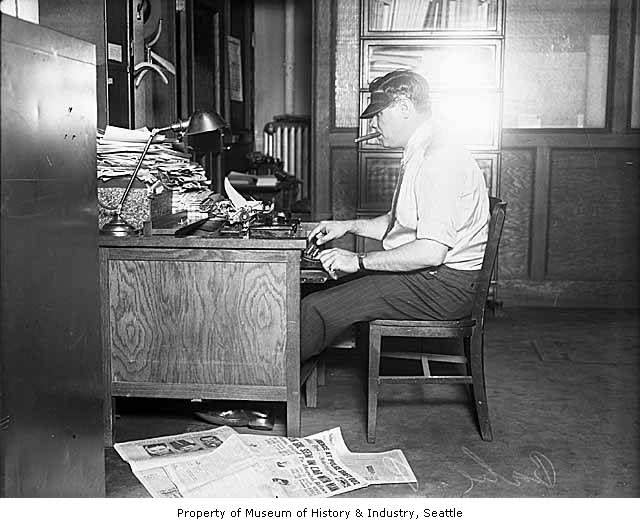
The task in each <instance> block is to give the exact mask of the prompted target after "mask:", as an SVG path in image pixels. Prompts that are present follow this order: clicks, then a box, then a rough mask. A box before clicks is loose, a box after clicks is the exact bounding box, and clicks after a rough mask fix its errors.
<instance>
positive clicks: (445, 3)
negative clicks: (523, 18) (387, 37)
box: [363, 0, 502, 36]
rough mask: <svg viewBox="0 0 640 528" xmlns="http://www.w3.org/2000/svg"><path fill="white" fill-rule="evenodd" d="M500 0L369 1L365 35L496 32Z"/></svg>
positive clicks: (499, 13)
mask: <svg viewBox="0 0 640 528" xmlns="http://www.w3.org/2000/svg"><path fill="white" fill-rule="evenodd" d="M501 17H502V1H500V0H419V1H416V0H366V1H365V2H364V17H363V34H364V35H367V36H372V35H376V34H380V33H387V32H393V33H409V34H415V33H420V34H438V33H441V34H446V33H462V32H464V33H476V34H478V33H481V34H488V33H496V32H498V31H499V30H500V20H501Z"/></svg>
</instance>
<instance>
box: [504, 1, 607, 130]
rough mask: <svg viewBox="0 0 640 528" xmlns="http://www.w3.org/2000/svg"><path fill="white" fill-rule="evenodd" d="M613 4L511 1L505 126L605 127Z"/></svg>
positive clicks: (505, 92)
mask: <svg viewBox="0 0 640 528" xmlns="http://www.w3.org/2000/svg"><path fill="white" fill-rule="evenodd" d="M610 15H611V0H509V1H508V2H507V14H506V39H505V64H504V94H505V98H504V121H503V126H504V127H505V128H583V127H588V128H603V127H604V126H605V123H606V107H607V105H606V102H607V75H608V62H609V19H610Z"/></svg>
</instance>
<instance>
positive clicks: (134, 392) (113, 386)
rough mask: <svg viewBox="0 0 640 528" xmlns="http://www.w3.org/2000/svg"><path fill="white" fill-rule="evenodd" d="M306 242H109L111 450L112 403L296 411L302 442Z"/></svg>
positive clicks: (104, 253)
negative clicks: (276, 406) (133, 400)
mask: <svg viewBox="0 0 640 528" xmlns="http://www.w3.org/2000/svg"><path fill="white" fill-rule="evenodd" d="M305 246H306V242H305V240H304V239H272V240H254V239H247V240H244V239H224V238H174V237H172V236H158V235H154V236H149V237H143V236H140V237H130V238H124V239H119V238H115V237H105V236H101V237H100V288H101V319H102V340H103V351H104V358H105V361H104V374H105V379H106V383H105V385H106V398H105V402H106V403H105V441H106V443H107V445H111V443H112V441H113V411H112V397H114V396H137V397H150V398H181V399H192V398H202V399H234V400H260V401H286V402H287V434H288V435H289V436H299V435H300V425H301V424H300V326H299V325H300V321H299V316H300V310H299V307H300V254H301V251H302V250H303V249H304V248H305Z"/></svg>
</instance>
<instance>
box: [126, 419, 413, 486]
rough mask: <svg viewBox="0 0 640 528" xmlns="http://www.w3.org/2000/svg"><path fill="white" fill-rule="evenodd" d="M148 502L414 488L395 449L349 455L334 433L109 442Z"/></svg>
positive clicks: (221, 430)
mask: <svg viewBox="0 0 640 528" xmlns="http://www.w3.org/2000/svg"><path fill="white" fill-rule="evenodd" d="M114 447H115V449H116V451H117V452H118V454H119V455H120V456H121V457H122V459H123V460H125V461H126V462H128V463H129V465H130V466H131V469H132V471H133V473H134V474H135V476H136V477H137V478H138V479H139V480H140V482H142V484H143V485H144V487H145V488H146V489H147V491H148V492H149V493H150V494H151V496H152V497H185V498H278V497H287V498H308V497H330V496H332V495H338V494H340V493H346V492H348V491H352V490H356V489H359V488H364V487H366V486H368V485H369V484H399V483H409V484H411V483H416V477H415V475H414V474H413V471H412V470H411V467H410V466H409V463H408V462H407V459H406V458H405V457H404V455H403V453H402V451H400V450H399V449H394V450H392V451H386V452H383V453H352V452H351V451H349V449H348V448H347V446H346V444H345V443H344V440H343V438H342V433H341V431H340V428H339V427H337V428H335V429H330V430H328V431H323V432H321V433H318V434H315V435H312V436H308V437H306V438H285V437H281V436H263V435H251V434H242V435H241V434H238V433H237V432H236V431H234V430H233V429H232V428H231V427H227V426H224V427H218V428H216V429H208V430H204V431H196V432H190V433H184V434H180V435H173V436H163V437H159V438H149V439H145V440H136V441H133V442H125V443H119V444H115V445H114Z"/></svg>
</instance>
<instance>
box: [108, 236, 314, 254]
mask: <svg viewBox="0 0 640 528" xmlns="http://www.w3.org/2000/svg"><path fill="white" fill-rule="evenodd" d="M98 245H99V246H100V247H157V248H198V249H206V248H211V249H285V250H286V249H288V250H298V251H302V250H303V249H304V248H306V247H307V240H306V239H305V238H218V237H184V238H177V237H174V236H173V235H150V236H144V235H133V236H128V237H114V236H108V235H100V236H99V237H98Z"/></svg>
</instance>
